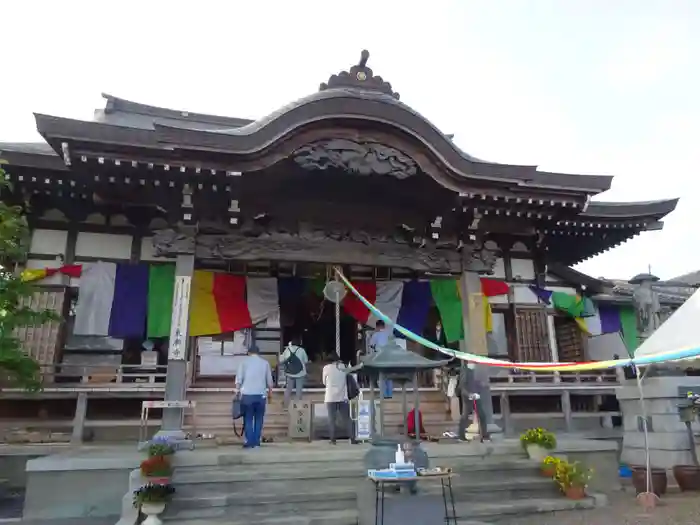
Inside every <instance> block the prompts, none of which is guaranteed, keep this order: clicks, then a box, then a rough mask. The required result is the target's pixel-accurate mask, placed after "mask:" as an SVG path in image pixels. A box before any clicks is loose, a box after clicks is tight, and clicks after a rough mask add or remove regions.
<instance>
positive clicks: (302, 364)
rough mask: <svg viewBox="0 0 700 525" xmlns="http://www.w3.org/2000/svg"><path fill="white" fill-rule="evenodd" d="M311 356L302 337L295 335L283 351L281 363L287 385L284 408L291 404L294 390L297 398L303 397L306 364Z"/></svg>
mask: <svg viewBox="0 0 700 525" xmlns="http://www.w3.org/2000/svg"><path fill="white" fill-rule="evenodd" d="M308 362H309V357H308V355H307V354H306V350H304V348H303V347H302V346H301V337H299V336H298V335H295V336H294V337H292V339H291V341H290V342H289V344H288V345H287V347H286V348H285V349H284V352H282V355H281V356H280V364H281V365H282V366H283V368H284V375H285V377H286V378H287V386H286V387H285V389H284V408H287V407H288V406H289V400H290V399H291V397H292V390H295V391H296V396H295V399H301V396H302V393H303V391H304V381H305V380H306V365H307V363H308Z"/></svg>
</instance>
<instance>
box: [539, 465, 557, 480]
mask: <svg viewBox="0 0 700 525" xmlns="http://www.w3.org/2000/svg"><path fill="white" fill-rule="evenodd" d="M540 473H541V474H542V475H543V476H544V477H545V478H553V477H554V475H555V474H556V473H557V467H556V465H542V467H541V468H540Z"/></svg>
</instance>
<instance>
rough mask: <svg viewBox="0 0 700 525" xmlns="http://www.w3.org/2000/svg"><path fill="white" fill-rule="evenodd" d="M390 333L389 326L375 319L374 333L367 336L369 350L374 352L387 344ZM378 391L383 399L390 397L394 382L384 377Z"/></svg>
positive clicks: (391, 331)
mask: <svg viewBox="0 0 700 525" xmlns="http://www.w3.org/2000/svg"><path fill="white" fill-rule="evenodd" d="M392 333H393V330H392V329H391V328H387V326H386V323H385V322H384V321H382V320H381V319H380V320H379V321H377V324H376V325H375V330H374V333H373V334H372V337H370V338H369V351H370V352H376V351H377V350H379V349H380V348H381V347H382V346H385V345H386V344H388V343H389V339H390V338H391V335H392ZM379 391H380V392H381V393H382V395H383V396H384V399H391V397H392V395H393V392H394V384H393V382H392V381H391V379H385V380H384V384H382V385H379Z"/></svg>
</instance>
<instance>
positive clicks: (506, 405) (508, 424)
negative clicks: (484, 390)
mask: <svg viewBox="0 0 700 525" xmlns="http://www.w3.org/2000/svg"><path fill="white" fill-rule="evenodd" d="M501 426H502V427H503V434H504V435H505V436H512V435H514V434H515V432H514V430H515V429H514V428H513V422H512V420H511V417H510V398H509V397H508V393H507V392H501Z"/></svg>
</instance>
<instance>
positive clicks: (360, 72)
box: [319, 49, 399, 100]
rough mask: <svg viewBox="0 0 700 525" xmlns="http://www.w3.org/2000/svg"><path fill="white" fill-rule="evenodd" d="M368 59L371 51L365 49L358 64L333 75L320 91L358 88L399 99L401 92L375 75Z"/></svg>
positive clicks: (322, 85)
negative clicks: (369, 66)
mask: <svg viewBox="0 0 700 525" xmlns="http://www.w3.org/2000/svg"><path fill="white" fill-rule="evenodd" d="M368 60H369V51H367V50H366V49H363V50H362V53H361V54H360V61H359V62H358V63H357V65H356V66H352V67H351V68H350V71H342V72H340V73H339V74H337V75H333V76H331V78H329V79H328V82H324V83H323V84H321V86H320V87H319V91H325V90H326V89H357V90H362V91H365V92H367V91H373V92H376V93H382V94H384V95H389V96H391V97H392V98H395V99H397V100H398V99H399V94H398V93H396V92H395V91H394V90H393V89H391V84H389V82H385V81H384V79H383V78H382V77H380V76H379V75H375V74H374V73H373V72H372V70H371V69H370V68H368V67H367V61H368Z"/></svg>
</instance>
